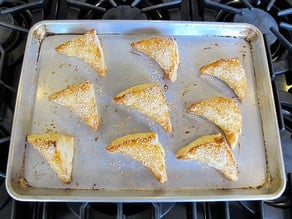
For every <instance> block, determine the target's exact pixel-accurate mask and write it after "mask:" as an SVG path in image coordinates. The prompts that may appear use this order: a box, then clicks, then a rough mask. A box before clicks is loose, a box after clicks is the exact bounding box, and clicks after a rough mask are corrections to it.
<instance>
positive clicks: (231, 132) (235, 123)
mask: <svg viewBox="0 0 292 219" xmlns="http://www.w3.org/2000/svg"><path fill="white" fill-rule="evenodd" d="M187 111H188V112H190V113H193V114H196V115H199V116H202V117H204V118H206V119H208V120H210V121H211V122H213V123H215V124H216V125H217V126H219V128H221V129H222V130H223V132H224V133H225V135H226V138H227V142H228V143H229V145H230V147H231V148H232V149H234V148H235V146H236V145H237V143H238V141H239V137H240V134H241V128H242V116H241V113H240V109H239V107H238V102H237V101H236V100H233V99H230V98H226V97H215V98H210V99H207V100H204V101H199V102H196V103H193V104H191V105H190V106H189V107H188V108H187Z"/></svg>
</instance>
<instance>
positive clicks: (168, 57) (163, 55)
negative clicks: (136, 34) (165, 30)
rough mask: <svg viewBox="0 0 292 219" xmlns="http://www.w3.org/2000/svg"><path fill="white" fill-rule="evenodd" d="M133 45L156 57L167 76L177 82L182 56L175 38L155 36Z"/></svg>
mask: <svg viewBox="0 0 292 219" xmlns="http://www.w3.org/2000/svg"><path fill="white" fill-rule="evenodd" d="M131 46H132V48H134V49H136V50H138V51H140V52H142V53H144V54H145V55H147V56H149V57H150V58H152V59H154V60H155V61H156V62H157V63H158V64H159V65H160V67H161V68H162V70H163V71H164V73H165V75H166V78H167V79H168V80H170V81H171V82H175V80H176V78H177V69H178V66H179V63H180V58H179V53H178V48H177V43H176V41H175V39H174V38H167V37H153V38H150V39H144V40H140V41H138V42H134V43H132V44H131Z"/></svg>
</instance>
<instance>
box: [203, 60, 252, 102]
mask: <svg viewBox="0 0 292 219" xmlns="http://www.w3.org/2000/svg"><path fill="white" fill-rule="evenodd" d="M200 74H202V75H211V76H215V77H217V78H219V79H221V80H222V81H224V82H225V83H226V84H227V85H228V86H229V87H230V88H232V89H233V91H234V93H235V94H236V96H237V97H238V98H239V99H240V100H241V101H243V99H244V98H245V94H246V89H247V76H246V72H245V70H244V68H243V66H242V65H241V64H240V61H239V58H238V57H236V58H231V59H219V60H216V61H214V62H211V63H209V64H207V65H205V66H203V67H202V68H200Z"/></svg>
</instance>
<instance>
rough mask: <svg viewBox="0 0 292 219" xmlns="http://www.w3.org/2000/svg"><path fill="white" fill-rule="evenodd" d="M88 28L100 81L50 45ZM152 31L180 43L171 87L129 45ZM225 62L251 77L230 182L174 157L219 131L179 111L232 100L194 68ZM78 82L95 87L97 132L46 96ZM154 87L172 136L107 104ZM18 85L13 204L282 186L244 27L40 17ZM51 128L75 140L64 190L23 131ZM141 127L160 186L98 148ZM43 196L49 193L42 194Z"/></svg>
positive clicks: (226, 193)
mask: <svg viewBox="0 0 292 219" xmlns="http://www.w3.org/2000/svg"><path fill="white" fill-rule="evenodd" d="M91 28H95V29H96V30H97V33H98V35H99V38H100V40H101V43H102V47H103V49H104V54H105V62H106V65H107V75H106V77H104V78H102V77H100V76H98V75H97V74H96V73H95V71H94V70H93V69H92V68H91V67H89V66H88V65H87V64H85V63H84V62H82V61H81V60H78V59H77V58H74V57H67V56H64V55H60V54H57V53H56V52H55V49H54V48H55V47H56V46H57V45H59V44H61V43H63V42H65V41H67V40H69V39H72V38H73V37H76V35H78V33H79V34H82V33H84V32H85V31H88V30H89V29H91ZM157 35H164V36H172V37H175V38H176V40H177V44H178V49H179V53H180V58H181V64H180V66H179V69H178V79H177V81H176V82H175V83H171V82H169V81H167V80H166V79H164V77H163V74H162V71H161V69H160V68H159V66H158V65H157V64H155V63H154V62H153V61H152V60H150V59H149V58H147V57H146V56H144V55H141V54H137V52H135V51H134V50H132V49H131V47H130V46H129V45H130V43H131V42H134V41H137V40H140V39H145V38H149V37H153V36H157ZM232 57H239V59H240V61H241V62H242V64H243V66H244V68H245V70H246V72H247V74H248V89H247V95H246V99H245V100H244V101H243V102H242V103H240V109H241V112H242V116H243V129H242V134H241V138H240V146H239V147H237V148H236V150H234V154H235V157H236V159H237V161H238V168H239V180H238V181H237V182H231V181H229V180H226V179H225V178H224V177H223V176H222V175H221V174H220V173H219V172H218V171H216V170H215V169H213V168H211V167H208V166H207V165H204V164H201V163H198V162H195V161H181V160H177V159H176V158H175V152H176V151H177V150H178V149H179V148H180V147H183V146H185V145H186V144H188V143H190V142H191V141H192V140H194V139H195V138H197V137H200V136H202V135H206V134H214V133H218V132H220V129H219V128H218V127H216V126H215V125H213V124H212V123H211V122H209V121H207V120H205V119H203V118H200V117H198V116H194V115H191V114H188V113H186V111H185V107H186V106H187V105H189V104H190V103H192V102H195V101H200V100H205V99H207V98H211V97H215V96H226V97H230V98H235V97H234V94H233V92H232V91H231V89H230V88H228V87H227V86H226V85H225V84H224V83H222V82H220V81H219V80H217V79H215V78H209V77H200V76H199V74H198V70H199V68H200V67H201V66H203V65H205V64H207V63H209V62H211V61H213V60H215V59H218V58H232ZM85 80H89V81H91V82H92V83H93V84H94V86H95V90H96V98H97V103H98V110H99V112H100V114H101V117H102V120H103V125H102V126H101V128H100V129H99V130H98V131H92V130H90V129H89V128H88V127H87V126H86V125H85V124H84V123H83V121H82V120H81V119H80V118H78V117H77V116H76V115H74V114H73V113H72V112H70V111H69V110H68V109H66V108H64V107H61V106H59V105H56V104H54V103H52V102H49V101H48V95H49V94H51V93H52V92H55V91H58V90H60V89H63V88H65V87H66V86H68V85H70V84H72V83H79V82H83V81H85ZM151 81H155V82H158V83H159V84H160V85H161V87H162V88H163V89H164V91H165V95H166V98H167V104H168V106H169V108H170V115H171V120H172V124H173V127H174V133H173V134H166V133H164V131H163V130H162V129H161V128H160V127H159V126H158V125H157V124H156V123H154V122H152V121H151V120H149V119H147V118H146V117H145V116H143V115H142V114H141V113H139V112H135V111H134V110H131V109H129V108H127V107H123V106H119V105H116V104H115V103H113V102H112V98H113V97H114V96H115V95H116V94H118V93H119V92H120V91H122V90H124V89H126V88H128V87H130V86H134V85H137V84H143V83H147V82H151ZM19 86H20V87H19V94H18V100H17V107H16V112H15V120H14V126H13V135H12V140H11V147H10V153H9V165H8V166H9V168H8V171H7V173H8V177H7V188H8V191H9V192H10V194H11V195H12V196H14V197H15V198H16V199H21V200H23V199H25V200H31V199H33V200H35V199H37V200H60V199H62V200H71V201H74V200H92V201H113V200H123V201H125V200H129V201H133V200H135V201H145V200H151V201H152V200H156V201H157V200H170V199H172V198H173V199H175V200H176V201H180V200H224V199H229V200H230V199H241V200H242V199H269V198H275V197H276V196H278V195H280V193H281V192H282V190H283V189H284V184H285V183H284V182H285V176H284V174H283V173H284V171H283V160H282V154H281V147H280V141H279V134H278V129H277V123H276V122H277V121H276V117H275V112H274V105H273V97H272V92H271V87H270V83H269V72H268V68H267V63H266V59H265V51H264V47H263V39H262V36H261V34H260V32H259V31H258V30H257V29H256V28H255V27H253V26H251V25H247V24H221V23H206V22H205V23H194V22H145V21H143V22H133V21H95V22H90V21H84V22H82V23H81V24H79V22H74V21H63V22H62V21H61V22H60V21H59V22H57V21H55V22H52V21H50V22H49V21H44V22H41V23H39V24H37V25H36V26H34V27H33V28H32V30H31V31H30V34H29V37H28V43H27V48H26V54H25V58H24V65H23V70H22V76H21V80H20V85H19ZM265 118H269V120H268V121H267V119H265ZM266 127H268V128H266ZM48 131H54V132H58V133H63V134H69V135H73V136H74V138H75V157H74V162H73V175H72V178H73V181H72V183H71V184H69V185H64V184H62V183H60V181H59V180H58V177H57V176H56V175H55V174H54V173H53V171H52V170H51V168H50V167H49V166H48V164H47V163H46V162H44V159H43V158H42V157H41V156H40V155H39V154H38V152H37V151H36V150H34V149H33V148H32V146H31V145H29V144H26V143H25V136H26V135H28V134H31V133H44V132H48ZM148 131H154V132H156V133H158V135H159V141H160V143H161V144H162V145H163V147H164V149H165V151H166V168H167V175H168V182H167V183H165V184H161V183H159V182H158V181H157V180H156V179H155V178H154V177H153V175H152V174H151V173H150V172H149V171H148V170H147V169H146V168H144V167H143V166H142V165H141V164H140V163H138V162H136V161H135V160H133V159H131V158H127V157H124V156H123V155H120V154H111V153H107V152H106V151H105V146H106V144H108V143H110V142H111V141H112V140H114V139H115V138H117V137H121V136H123V135H126V134H129V133H136V132H148ZM20 158H21V159H20ZM22 158H23V159H22ZM19 160H21V162H20V161H19ZM19 179H25V181H26V182H27V184H28V185H29V186H19ZM23 187H26V188H23ZM60 190H61V191H62V190H63V191H67V193H65V195H62V196H60V195H59V194H60V193H58V192H57V191H60ZM40 191H42V192H43V191H46V193H47V195H46V196H44V195H42V192H40ZM154 192H155V193H154ZM36 194H38V195H36ZM105 197H106V198H105Z"/></svg>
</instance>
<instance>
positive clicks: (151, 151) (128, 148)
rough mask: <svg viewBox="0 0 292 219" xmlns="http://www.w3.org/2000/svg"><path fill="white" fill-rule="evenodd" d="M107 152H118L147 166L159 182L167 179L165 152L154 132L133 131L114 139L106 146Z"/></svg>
mask: <svg viewBox="0 0 292 219" xmlns="http://www.w3.org/2000/svg"><path fill="white" fill-rule="evenodd" d="M106 150H107V151H108V152H119V153H121V154H123V155H126V156H129V157H132V158H134V159H135V160H137V161H139V162H141V163H142V164H143V165H144V166H145V167H147V168H148V169H149V170H150V171H151V172H152V173H153V175H154V176H155V177H156V178H157V179H158V180H159V181H160V182H161V183H165V182H166V181H167V175H166V170H165V153H164V149H163V147H162V146H161V144H160V143H159V141H158V136H157V134H156V133H153V132H149V133H135V134H129V135H126V136H123V137H121V138H117V139H115V140H114V141H113V142H112V143H110V144H109V145H107V146H106Z"/></svg>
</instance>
